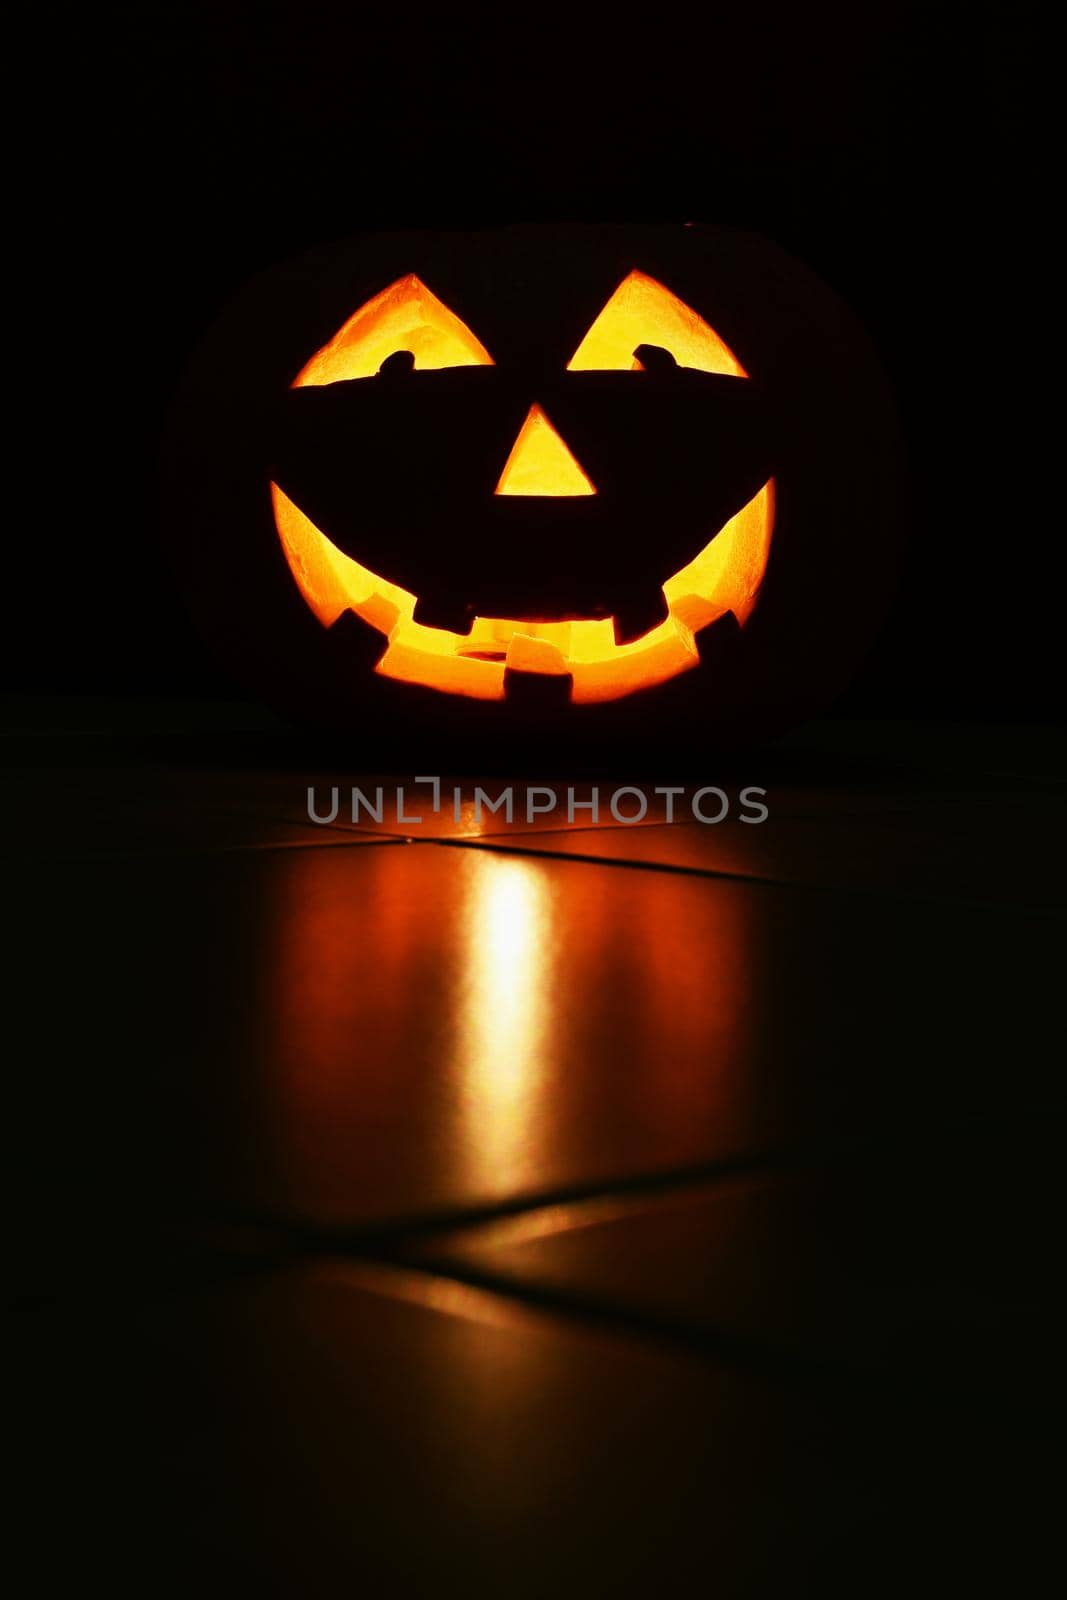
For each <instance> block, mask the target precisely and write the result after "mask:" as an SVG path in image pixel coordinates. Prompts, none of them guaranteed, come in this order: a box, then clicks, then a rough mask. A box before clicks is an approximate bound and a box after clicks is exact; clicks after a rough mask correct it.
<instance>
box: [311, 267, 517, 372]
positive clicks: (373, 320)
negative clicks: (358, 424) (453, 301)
mask: <svg viewBox="0 0 1067 1600" xmlns="http://www.w3.org/2000/svg"><path fill="white" fill-rule="evenodd" d="M399 350H407V351H410V352H411V354H412V355H413V356H414V358H415V367H416V370H418V369H419V368H421V369H422V370H424V371H425V370H427V369H428V368H433V367H491V366H492V365H493V358H492V356H491V355H490V354H489V352H488V350H486V348H485V346H484V345H483V344H481V343H480V342H479V341H478V340H477V339H476V338H475V337H474V334H473V333H472V332H471V330H470V329H469V328H468V327H467V325H466V323H464V322H461V321H460V320H459V318H458V317H457V316H456V315H455V313H454V312H452V311H449V309H448V307H447V306H446V305H445V304H444V303H443V302H442V301H440V300H438V298H437V296H436V295H435V294H433V293H432V291H431V290H429V289H427V287H426V285H425V284H424V283H423V282H422V281H421V280H420V279H419V278H416V276H415V274H414V273H409V274H408V276H407V277H406V278H398V279H397V280H396V282H395V283H391V284H390V285H389V287H388V288H387V289H383V290H382V292H381V293H380V294H376V295H375V296H374V298H373V300H368V301H367V302H366V303H365V304H364V305H361V306H360V308H359V310H358V311H355V312H353V314H352V316H350V317H349V319H348V321H347V322H346V323H345V324H344V325H343V326H342V327H340V328H339V329H338V330H337V332H336V333H335V334H334V336H333V338H332V339H330V340H329V341H328V343H326V344H324V345H323V347H322V349H321V350H317V351H316V352H315V354H314V355H313V356H312V358H311V360H310V361H309V362H308V364H307V366H306V367H304V369H303V370H302V371H301V372H300V373H298V374H297V376H296V378H294V380H293V385H292V386H293V388H294V389H303V388H305V387H307V386H309V385H312V386H320V385H322V384H327V383H343V382H344V381H345V380H346V379H348V378H370V377H373V376H374V374H375V373H376V372H377V371H378V370H379V368H380V367H381V365H382V363H383V362H384V361H387V360H388V359H389V357H390V356H391V355H395V354H396V352H397V351H399Z"/></svg>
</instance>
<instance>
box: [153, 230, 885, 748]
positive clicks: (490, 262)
mask: <svg viewBox="0 0 1067 1600" xmlns="http://www.w3.org/2000/svg"><path fill="white" fill-rule="evenodd" d="M176 438H177V441H178V443H177V447H176V450H175V453H174V457H173V460H174V465H175V468H176V473H175V496H174V505H175V508H176V510H177V513H178V518H177V520H178V524H179V525H178V526H177V527H176V534H177V537H178V540H179V542H180V543H183V544H186V547H187V548H188V549H189V550H190V551H191V553H192V554H193V558H194V559H193V561H192V563H191V566H190V572H189V576H190V586H191V588H192V589H193V590H194V592H195V593H196V594H197V596H198V598H199V599H200V602H201V609H202V610H205V611H206V612H207V613H208V614H209V617H210V620H211V623H212V625H213V631H214V632H215V633H216V635H220V634H221V635H222V636H223V637H224V638H226V637H228V639H229V642H230V643H231V644H233V645H235V647H236V650H235V651H234V652H231V654H234V655H235V656H236V659H237V660H238V661H240V662H242V663H243V664H244V665H245V666H246V667H247V666H249V665H252V666H253V669H254V671H255V672H256V673H257V675H258V678H259V680H260V681H261V682H262V681H263V679H264V674H266V681H267V684H268V687H270V686H271V685H273V689H274V693H275V696H276V698H280V699H281V700H282V702H283V703H286V704H287V705H288V706H289V707H290V708H295V709H296V711H297V714H298V715H303V716H304V717H306V718H309V719H310V720H313V721H319V722H323V721H325V722H331V723H333V725H335V726H336V725H341V726H346V725H347V726H349V727H353V728H360V729H363V730H366V729H368V728H370V727H373V726H374V725H375V723H376V722H377V724H378V725H379V726H383V725H385V724H387V723H392V725H393V727H394V728H396V726H397V719H399V722H400V723H402V724H403V725H404V726H405V727H406V728H408V729H409V730H411V731H414V730H416V729H418V728H420V727H422V728H427V727H431V726H435V725H436V726H441V725H442V724H447V726H449V727H450V728H452V729H454V730H470V731H472V732H475V733H479V732H492V733H494V734H506V733H507V732H509V731H511V730H515V731H517V732H519V733H520V734H521V733H524V732H527V731H529V730H530V729H531V728H534V727H536V728H539V729H542V730H547V729H552V730H553V731H555V732H556V733H557V734H558V736H559V737H560V738H561V739H566V738H570V737H577V738H578V740H579V741H580V742H584V741H585V740H586V739H588V738H592V739H593V740H594V741H595V740H596V739H597V737H598V735H599V734H600V733H601V731H603V732H604V733H607V734H611V735H614V734H615V733H616V732H617V731H618V730H619V729H620V728H624V729H626V730H627V731H628V732H629V733H630V734H631V735H633V734H636V733H639V732H644V733H648V734H652V733H655V734H658V735H669V734H670V733H671V731H672V730H673V731H675V732H676V731H677V730H678V729H679V728H680V727H682V726H683V725H684V724H688V726H689V729H690V730H691V731H692V730H695V729H700V728H709V727H713V726H715V725H717V726H718V727H719V729H720V730H721V731H722V732H723V733H726V732H729V733H730V734H732V735H733V736H735V737H736V736H737V735H738V733H740V732H759V731H762V730H763V729H765V728H767V727H768V726H773V725H775V724H776V723H781V722H782V721H783V720H784V719H785V717H786V716H788V714H789V712H790V711H791V710H792V709H793V708H794V707H795V706H796V704H797V701H798V700H799V702H800V705H801V708H803V705H804V702H805V700H806V699H808V698H809V696H812V695H813V696H815V697H818V696H819V695H820V694H823V693H825V692H826V690H827V688H828V687H830V686H832V685H833V683H834V681H835V680H837V679H839V677H840V675H841V673H842V670H843V669H846V668H847V666H848V664H849V663H850V662H851V660H852V659H853V657H854V655H855V653H856V649H857V647H858V645H859V644H860V643H861V642H862V641H863V639H864V638H865V637H866V636H867V634H868V632H869V630H870V627H871V625H872V621H873V620H875V619H876V617H877V614H878V612H879V610H880V607H881V603H882V600H883V598H884V594H885V592H886V589H887V587H888V583H889V580H890V578H891V576H892V571H893V566H894V561H893V556H892V550H893V544H894V539H893V533H894V528H895V523H896V515H895V504H894V499H895V481H896V462H895V444H894V429H893V423H892V417H891V412H890V408H889V406H888V403H887V401H886V398H885V393H884V389H883V386H882V384H881V381H880V378H879V375H878V372H877V368H876V365H875V363H874V361H873V357H872V356H871V353H870V350H869V348H868V346H867V344H866V341H865V339H864V337H863V335H862V333H861V332H860V331H859V329H858V328H857V326H856V325H855V323H854V321H853V319H852V318H851V317H850V316H849V314H848V313H847V312H846V311H845V310H844V308H843V307H842V306H841V305H840V303H839V302H838V301H837V300H836V299H835V297H833V296H832V295H831V294H830V292H829V291H828V290H826V289H825V288H824V287H823V286H822V285H819V284H818V283H817V282H816V281H815V280H814V279H812V278H811V276H810V274H808V273H807V272H806V271H805V269H803V268H801V267H799V266H798V265H797V264H796V263H794V262H792V261H791V260H789V258H787V257H785V256H784V255H783V254H782V253H781V252H780V251H778V250H777V248H776V247H774V246H772V245H769V244H768V243H766V242H765V241H762V240H757V239H753V238H751V237H749V236H745V235H738V234H732V233H728V232H725V231H723V230H716V229H704V228H681V227H679V228H651V229H625V228H601V229H581V228H562V229H556V228H540V229H538V228H522V229H520V228H516V229H504V230H500V231H498V232H495V233H494V232H489V231H486V232H477V233H471V234H469V235H465V236H464V235H438V236H425V235H415V234H412V235H408V236H404V235H396V236H380V237H377V238H371V239H367V240H358V241H355V242H354V243H353V244H352V245H349V246H343V247H341V248H340V250H339V251H337V252H336V253H335V254H332V255H328V256H326V257H324V258H319V259H314V258H313V259H310V260H308V261H306V262H304V263H301V264H299V265H298V266H296V267H292V268H288V269H282V270H281V272H280V273H277V274H274V275H271V276H268V277H266V278H264V279H262V280H259V281H258V282H257V283H256V284H255V285H253V286H252V288H251V289H250V290H249V291H248V292H247V293H246V295H245V296H244V297H243V298H242V299H241V300H239V301H238V302H237V304H236V305H235V307H234V308H233V309H232V310H231V312H230V313H229V315H228V317H227V318H225V319H223V321H222V323H220V325H219V327H218V328H217V329H216V330H215V332H214V334H213V335H212V337H211V338H210V339H209V341H208V343H207V346H206V348H205V351H204V353H203V354H202V355H201V357H200V359H199V361H198V362H197V364H196V365H194V368H193V371H192V374H191V377H190V380H189V382H188V383H187V385H186V389H185V392H184V395H183V399H182V405H181V407H180V409H179V421H178V427H177V429H176ZM268 494H269V500H268V499H267V496H268ZM265 512H267V513H268V514H269V516H270V517H271V518H272V520H273V525H274V527H273V533H272V536H270V537H269V538H268V536H267V534H266V520H265V515H264V513H265ZM190 536H191V538H190ZM187 541H188V542H187ZM298 612H299V616H298V615H297V613H298ZM312 619H314V621H313V627H314V633H315V634H316V635H317V637H314V636H313V634H312V632H311V631H310V629H311V623H312ZM798 690H799V691H800V693H799V695H798Z"/></svg>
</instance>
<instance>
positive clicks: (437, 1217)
mask: <svg viewBox="0 0 1067 1600" xmlns="http://www.w3.org/2000/svg"><path fill="white" fill-rule="evenodd" d="M998 1126H999V1124H998ZM986 1132H987V1126H986V1119H982V1118H975V1119H973V1120H972V1121H971V1122H969V1123H965V1124H962V1125H961V1124H953V1125H952V1126H951V1127H946V1128H940V1127H938V1128H935V1129H934V1130H933V1131H932V1132H931V1131H930V1130H929V1129H927V1130H926V1136H925V1137H924V1138H923V1139H920V1140H916V1139H915V1137H914V1135H910V1136H909V1135H908V1133H907V1132H904V1131H902V1130H899V1129H896V1128H889V1129H887V1130H885V1131H884V1132H879V1133H877V1134H862V1135H861V1134H856V1135H851V1136H840V1137H836V1138H823V1139H817V1140H805V1141H804V1142H803V1143H796V1144H787V1145H778V1146H769V1147H766V1148H764V1149H758V1150H750V1151H744V1152H741V1153H739V1154H737V1155H730V1156H719V1157H715V1158H712V1159H710V1160H706V1161H700V1162H692V1163H689V1164H686V1165H682V1166H676V1167H670V1168H667V1169H660V1170H654V1171H649V1172H637V1173H632V1174H629V1175H624V1174H617V1175H615V1176H613V1177H612V1176H608V1177H603V1178H598V1179H593V1180H591V1181H589V1182H586V1183H571V1184H562V1185H559V1186H555V1187H553V1188H550V1189H545V1190H539V1191H538V1190H526V1191H525V1192H523V1193H522V1194H518V1195H509V1196H505V1197H503V1198H501V1199H499V1200H492V1201H485V1202H482V1203H475V1204H472V1205H466V1206H455V1207H452V1208H450V1209H448V1210H441V1209H435V1210H433V1211H431V1212H427V1213H424V1214H422V1215H419V1214H417V1213H416V1214H411V1213H408V1214H406V1215H400V1216H396V1217H388V1218H385V1219H383V1220H378V1221H375V1222H373V1223H368V1224H366V1225H362V1226H355V1227H346V1226H337V1227H333V1226H330V1225H322V1224H316V1223H311V1222H307V1221H303V1220H301V1219H299V1218H290V1217H285V1216H283V1215H280V1214H278V1213H265V1212H248V1211H241V1212H238V1211H231V1212H230V1213H228V1214H227V1215H225V1216H223V1217H219V1218H214V1219H212V1218H208V1217H203V1218H201V1219H199V1222H198V1223H197V1226H198V1227H199V1228H201V1229H206V1230H208V1231H210V1230H211V1229H212V1228H213V1227H214V1228H218V1227H219V1226H227V1227H235V1228H248V1229H251V1230H258V1231H260V1232H262V1233H264V1234H268V1235H272V1236H276V1237H278V1238H283V1237H284V1238H286V1239H288V1240H289V1241H290V1243H291V1244H292V1245H293V1246H294V1247H296V1248H300V1247H301V1246H306V1247H308V1248H310V1250H311V1251H312V1252H313V1253H316V1254H318V1253H321V1252H323V1251H326V1252H328V1253H330V1254H340V1255H343V1254H345V1253H353V1254H363V1253H364V1252H365V1251H366V1250H367V1249H368V1248H382V1247H386V1246H389V1247H393V1248H395V1247H397V1246H398V1245H399V1246H405V1245H406V1246H407V1247H408V1248H410V1247H411V1246H413V1245H415V1244H418V1243H420V1242H421V1241H423V1240H430V1239H432V1238H434V1237H435V1236H438V1235H441V1234H448V1233H456V1232H461V1231H464V1230H475V1229H479V1228H486V1227H490V1226H492V1225H493V1224H494V1223H499V1222H507V1221H509V1220H512V1219H517V1218H521V1217H527V1216H531V1215H533V1214H535V1213H537V1212H539V1211H547V1210H557V1209H559V1208H561V1207H565V1206H579V1205H585V1204H590V1203H593V1202H598V1201H630V1200H633V1201H638V1200H640V1199H641V1198H642V1197H643V1196H647V1197H649V1198H652V1197H654V1196H659V1195H662V1196H667V1195H670V1194H672V1193H679V1192H681V1191H684V1190H687V1189H693V1188H697V1187H708V1186H711V1185H717V1184H719V1183H729V1182H731V1181H733V1180H734V1179H738V1178H746V1177H754V1176H755V1177H758V1176H760V1175H766V1176H768V1177H775V1176H777V1175H781V1174H785V1173H790V1172H794V1173H795V1172H803V1171H805V1170H815V1169H818V1168H819V1167H820V1166H824V1165H826V1164H827V1163H834V1162H840V1161H847V1160H849V1159H855V1158H856V1157H858V1156H877V1155H879V1154H880V1155H882V1156H886V1155H890V1154H892V1153H894V1152H895V1151H898V1150H899V1149H900V1148H901V1146H902V1145H904V1147H905V1148H908V1149H914V1148H916V1147H917V1146H919V1145H926V1144H929V1143H934V1142H936V1143H937V1145H938V1147H939V1148H940V1147H942V1146H944V1145H945V1144H946V1142H948V1143H950V1144H951V1145H952V1146H953V1147H955V1146H958V1145H959V1144H960V1143H961V1142H963V1143H966V1142H967V1140H968V1139H969V1138H970V1139H973V1138H977V1137H982V1136H984V1135H985V1133H986Z"/></svg>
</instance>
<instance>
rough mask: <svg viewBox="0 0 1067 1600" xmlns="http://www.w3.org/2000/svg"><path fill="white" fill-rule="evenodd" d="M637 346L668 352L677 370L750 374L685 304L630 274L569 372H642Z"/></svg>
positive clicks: (573, 359)
mask: <svg viewBox="0 0 1067 1600" xmlns="http://www.w3.org/2000/svg"><path fill="white" fill-rule="evenodd" d="M639 345H654V346H656V347H658V348H659V349H660V350H666V351H669V352H670V354H671V355H672V356H673V357H674V359H675V361H676V362H677V364H678V366H680V367H693V368H695V369H696V371H698V372H718V373H722V374H723V375H724V376H726V377H730V378H747V377H748V373H747V372H746V371H745V369H744V367H743V366H742V365H741V363H740V361H738V359H737V357H736V356H735V355H734V353H733V351H732V350H731V349H730V347H729V345H728V344H726V342H725V341H724V340H722V339H720V338H719V335H718V334H717V333H716V332H715V329H714V328H712V327H709V325H708V324H707V323H706V322H705V321H704V319H703V317H699V316H697V314H696V312H695V311H693V310H692V309H691V308H690V307H689V306H687V305H686V303H685V301H684V300H679V298H678V296H677V295H676V294H672V293H671V291H670V290H669V289H667V288H665V287H664V285H663V284H662V283H657V282H656V280H655V278H650V277H648V276H647V274H646V273H644V272H631V273H630V275H629V277H626V278H624V279H623V280H622V282H621V283H620V284H619V287H618V288H617V289H616V290H615V293H614V294H613V295H612V297H611V299H610V300H609V301H608V303H607V305H606V306H605V307H604V309H603V311H602V312H601V313H600V315H599V316H598V317H597V319H596V321H595V322H594V323H593V326H592V327H591V328H590V330H589V332H588V333H587V334H586V336H585V338H584V339H583V340H582V342H581V344H580V345H579V346H578V348H577V350H576V351H575V352H574V354H573V356H572V357H571V359H570V360H569V361H568V363H567V371H568V372H593V371H597V372H632V371H643V370H644V363H642V362H640V361H638V360H637V359H636V358H635V355H634V352H635V351H636V349H637V348H638V346H639Z"/></svg>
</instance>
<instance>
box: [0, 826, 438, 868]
mask: <svg viewBox="0 0 1067 1600" xmlns="http://www.w3.org/2000/svg"><path fill="white" fill-rule="evenodd" d="M413 842H417V841H413V840H410V839H403V838H400V837H398V836H396V835H392V836H390V837H388V838H378V837H372V836H371V835H369V834H361V835H360V836H359V837H358V838H357V839H345V838H344V836H343V834H340V831H339V830H338V836H337V837H335V838H334V839H330V840H323V841H322V842H321V843H319V842H318V841H317V840H313V839H293V840H288V839H286V840H280V839H279V840H275V841H274V842H273V843H270V844H268V843H266V842H259V843H255V844H252V843H249V844H197V845H188V846H186V847H184V848H182V847H180V846H176V847H173V848H168V847H167V846H165V845H164V846H161V845H146V846H145V847H144V849H143V850H112V849H105V850H97V851H87V850H81V851H70V852H67V851H64V850H56V849H45V848H44V847H42V848H40V849H37V848H35V847H33V846H29V847H27V848H26V849H25V850H23V851H22V852H20V853H19V855H17V856H15V855H7V854H4V853H3V852H2V851H0V861H3V862H4V863H5V864H7V865H10V864H11V863H12V862H15V861H28V862H32V863H34V864H36V865H40V864H41V863H42V862H43V863H45V864H49V863H59V862H62V863H64V864H68V865H74V866H85V865H89V866H103V865H105V864H106V863H108V862H112V861H188V860H193V859H196V858H198V857H202V856H235V855H270V854H272V853H280V854H287V855H291V854H292V853H293V852H295V851H300V850H323V851H330V852H331V853H332V852H333V851H339V850H357V849H359V850H366V849H369V848H371V847H372V846H374V845H386V844H411V843H413Z"/></svg>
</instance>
